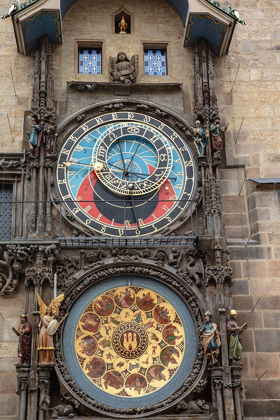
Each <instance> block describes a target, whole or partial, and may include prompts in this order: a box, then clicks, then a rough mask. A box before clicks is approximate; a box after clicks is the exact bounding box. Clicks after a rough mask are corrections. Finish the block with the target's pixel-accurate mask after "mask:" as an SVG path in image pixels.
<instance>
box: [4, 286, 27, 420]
mask: <svg viewBox="0 0 280 420" xmlns="http://www.w3.org/2000/svg"><path fill="white" fill-rule="evenodd" d="M23 289H24V286H23V285H22V286H21V288H20V290H19V293H18V294H17V295H14V296H9V297H5V298H3V297H0V419H2V418H4V419H6V418H9V419H10V420H16V419H17V418H18V396H17V395H16V391H17V374H16V368H15V365H16V364H17V363H18V361H19V360H18V337H17V336H16V334H15V333H13V331H12V327H15V328H16V329H17V328H18V326H19V323H20V314H22V313H23V312H24V301H25V298H24V290H23Z"/></svg>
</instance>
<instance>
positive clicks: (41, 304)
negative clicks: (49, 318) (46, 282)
mask: <svg viewBox="0 0 280 420" xmlns="http://www.w3.org/2000/svg"><path fill="white" fill-rule="evenodd" d="M37 300H38V304H39V307H40V317H41V318H42V316H43V315H45V313H46V310H47V305H46V304H45V302H44V301H43V299H41V296H40V295H39V293H37Z"/></svg>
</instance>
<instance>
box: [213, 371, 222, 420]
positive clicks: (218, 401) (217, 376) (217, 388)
mask: <svg viewBox="0 0 280 420" xmlns="http://www.w3.org/2000/svg"><path fill="white" fill-rule="evenodd" d="M209 370H210V371H211V388H212V398H213V407H214V409H216V412H217V415H218V419H219V420H224V418H225V417H224V407H223V368H222V367H220V366H217V367H212V368H209Z"/></svg>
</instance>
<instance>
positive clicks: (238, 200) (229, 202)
mask: <svg viewBox="0 0 280 420" xmlns="http://www.w3.org/2000/svg"><path fill="white" fill-rule="evenodd" d="M222 203H223V211H224V212H225V213H241V212H244V211H245V210H246V208H245V202H244V197H240V196H232V195H228V196H224V197H222Z"/></svg>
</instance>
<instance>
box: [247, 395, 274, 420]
mask: <svg viewBox="0 0 280 420" xmlns="http://www.w3.org/2000/svg"><path fill="white" fill-rule="evenodd" d="M243 409H244V415H245V416H246V417H247V416H248V417H261V418H262V419H263V418H266V419H268V417H267V416H272V417H275V420H278V419H279V400H262V401H260V400H259V401H257V400H247V401H246V400H245V401H244V403H243ZM264 416H266V417H264Z"/></svg>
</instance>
